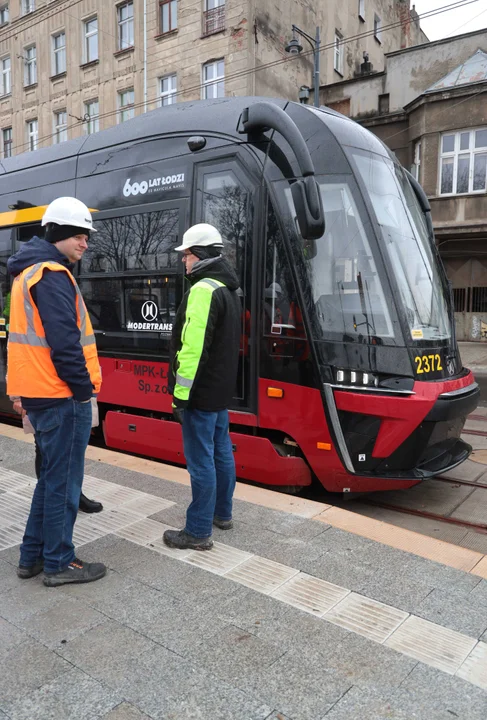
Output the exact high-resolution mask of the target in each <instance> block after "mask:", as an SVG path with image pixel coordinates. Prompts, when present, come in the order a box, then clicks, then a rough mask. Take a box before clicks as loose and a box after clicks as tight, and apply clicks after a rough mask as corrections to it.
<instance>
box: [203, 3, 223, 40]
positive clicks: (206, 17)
mask: <svg viewBox="0 0 487 720" xmlns="http://www.w3.org/2000/svg"><path fill="white" fill-rule="evenodd" d="M222 30H225V5H219V6H218V7H216V8H213V9H212V10H205V11H204V12H203V28H202V35H203V37H206V36H207V35H214V34H215V33H218V32H221V31H222Z"/></svg>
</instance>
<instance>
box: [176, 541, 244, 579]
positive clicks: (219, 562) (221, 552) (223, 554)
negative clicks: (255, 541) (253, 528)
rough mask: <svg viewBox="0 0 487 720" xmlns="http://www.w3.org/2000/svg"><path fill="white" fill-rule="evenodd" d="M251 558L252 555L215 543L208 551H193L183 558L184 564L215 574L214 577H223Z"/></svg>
mask: <svg viewBox="0 0 487 720" xmlns="http://www.w3.org/2000/svg"><path fill="white" fill-rule="evenodd" d="M251 557H252V553H248V552H245V551H244V550H237V549H236V548H233V547H230V546H229V545H223V544H222V543H219V542H216V543H215V544H214V545H213V547H212V549H211V550H209V551H205V552H201V551H199V550H193V551H192V552H191V554H190V555H188V556H187V557H185V558H184V562H187V563H189V564H190V565H196V567H199V568H202V569H203V570H208V571H209V572H212V573H216V575H224V574H226V573H227V572H229V571H231V570H233V569H234V568H236V567H238V566H239V565H241V564H242V563H243V562H245V561H246V560H248V559H249V558H251Z"/></svg>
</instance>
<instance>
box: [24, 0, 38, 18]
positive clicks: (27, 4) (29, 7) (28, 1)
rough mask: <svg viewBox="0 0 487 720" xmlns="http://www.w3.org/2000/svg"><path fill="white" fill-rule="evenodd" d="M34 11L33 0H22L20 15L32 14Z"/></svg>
mask: <svg viewBox="0 0 487 720" xmlns="http://www.w3.org/2000/svg"><path fill="white" fill-rule="evenodd" d="M35 9H36V4H35V0H22V15H27V14H28V13H31V12H34V10H35Z"/></svg>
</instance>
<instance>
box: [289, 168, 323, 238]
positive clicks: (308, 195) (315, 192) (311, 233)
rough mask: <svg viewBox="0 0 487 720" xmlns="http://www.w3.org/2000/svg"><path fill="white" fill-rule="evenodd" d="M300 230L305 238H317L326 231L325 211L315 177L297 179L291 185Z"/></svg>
mask: <svg viewBox="0 0 487 720" xmlns="http://www.w3.org/2000/svg"><path fill="white" fill-rule="evenodd" d="M291 194H292V197H293V202H294V207H295V209H296V217H297V220H298V224H299V231H300V233H301V237H302V238H303V239H304V240H316V239H318V238H320V237H322V236H323V235H324V232H325V213H324V212H323V203H322V201H321V193H320V189H319V186H318V183H317V182H316V180H315V179H314V177H311V176H310V177H306V178H304V179H303V180H297V181H296V182H295V183H293V184H292V185H291Z"/></svg>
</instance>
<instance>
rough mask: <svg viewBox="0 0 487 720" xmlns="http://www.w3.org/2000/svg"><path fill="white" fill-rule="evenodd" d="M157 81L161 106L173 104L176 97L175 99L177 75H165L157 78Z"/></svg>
mask: <svg viewBox="0 0 487 720" xmlns="http://www.w3.org/2000/svg"><path fill="white" fill-rule="evenodd" d="M159 82H160V96H161V106H163V105H173V104H174V103H175V102H177V99H176V93H177V76H176V75H166V77H163V78H159Z"/></svg>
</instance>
